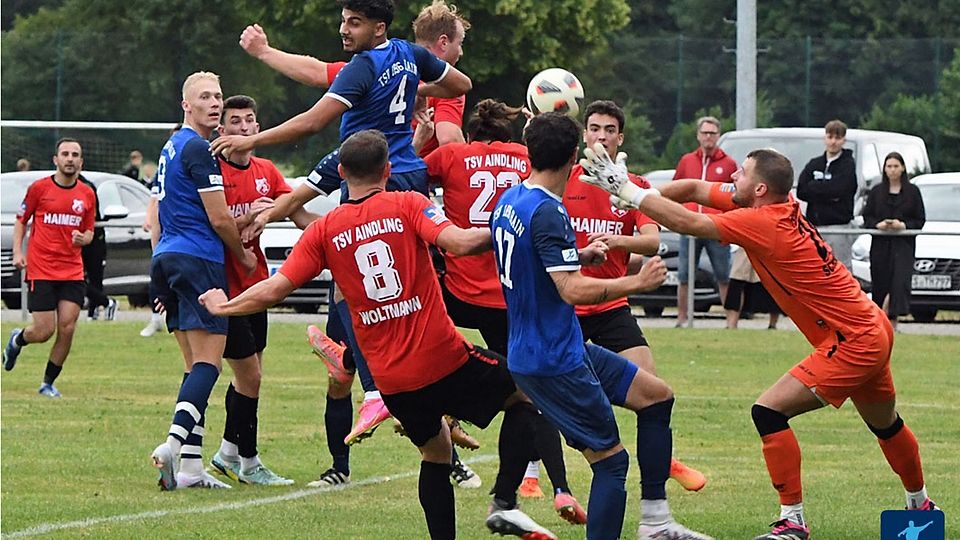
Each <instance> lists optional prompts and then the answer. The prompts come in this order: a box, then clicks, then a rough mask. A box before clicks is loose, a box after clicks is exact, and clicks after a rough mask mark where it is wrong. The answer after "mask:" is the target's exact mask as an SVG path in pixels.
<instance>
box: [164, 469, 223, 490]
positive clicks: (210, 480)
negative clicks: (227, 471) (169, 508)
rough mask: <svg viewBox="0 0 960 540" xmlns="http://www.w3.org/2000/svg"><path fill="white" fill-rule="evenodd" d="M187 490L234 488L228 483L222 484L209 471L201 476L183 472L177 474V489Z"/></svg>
mask: <svg viewBox="0 0 960 540" xmlns="http://www.w3.org/2000/svg"><path fill="white" fill-rule="evenodd" d="M185 488H206V489H231V488H233V486H231V485H230V484H227V483H226V482H221V481H220V480H217V479H216V478H214V477H213V475H211V474H210V473H208V472H207V471H203V472H202V473H201V474H199V475H196V476H194V475H190V474H186V473H183V472H178V473H177V489H185Z"/></svg>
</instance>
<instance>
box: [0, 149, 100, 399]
mask: <svg viewBox="0 0 960 540" xmlns="http://www.w3.org/2000/svg"><path fill="white" fill-rule="evenodd" d="M53 164H54V165H55V166H56V168H57V172H56V173H54V174H53V176H49V177H47V178H43V179H40V180H37V181H36V182H34V183H33V184H31V185H30V187H29V188H27V194H26V196H24V198H23V203H22V204H21V205H20V210H19V211H18V212H17V219H16V221H15V222H14V224H13V265H14V266H16V267H17V268H20V269H21V270H25V271H26V273H27V276H26V282H27V286H28V287H29V292H28V293H27V308H28V309H29V310H30V312H31V313H33V324H31V325H30V326H28V327H26V328H14V330H13V332H11V333H10V341H8V342H7V346H6V348H4V350H3V368H4V369H6V370H7V371H10V370H11V369H13V367H14V366H15V365H16V363H17V357H18V356H19V355H20V351H21V350H22V349H23V347H24V346H26V345H27V344H28V343H44V342H46V341H47V340H48V339H50V336H52V335H53V333H54V331H56V333H57V339H56V341H55V342H54V344H53V347H51V349H50V358H49V360H47V368H46V370H45V372H44V375H43V384H41V385H40V390H39V393H40V394H41V395H44V396H47V397H51V398H57V397H60V392H59V391H58V390H57V389H56V387H55V386H53V382H54V381H55V380H56V379H57V377H58V376H59V375H60V371H61V370H62V369H63V363H64V362H66V360H67V355H68V354H70V345H71V344H72V343H73V332H74V330H75V329H76V325H77V317H79V315H80V308H81V306H82V305H83V297H84V294H85V293H86V284H85V282H84V280H83V259H82V257H81V253H80V251H81V248H82V247H83V246H85V245H87V244H89V243H90V242H91V241H92V240H93V226H94V218H95V215H96V200H97V199H96V196H95V195H94V194H93V190H92V189H90V187H89V186H87V185H86V184H84V183H83V182H78V181H77V179H78V178H79V176H80V170H81V169H82V168H83V149H82V148H81V147H80V143H79V142H78V141H77V140H75V139H60V140H59V141H57V145H56V152H55V153H54V155H53ZM31 219H32V220H33V230H32V232H31V234H30V245H29V246H27V256H26V257H24V254H23V250H22V246H23V239H24V236H25V235H26V231H27V223H28V222H29V221H30V220H31Z"/></svg>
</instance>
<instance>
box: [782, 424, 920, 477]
mask: <svg viewBox="0 0 960 540" xmlns="http://www.w3.org/2000/svg"><path fill="white" fill-rule="evenodd" d="M877 441H878V442H879V443H880V449H881V450H883V455H884V457H886V458H887V463H889V464H890V468H892V469H893V472H895V473H897V475H898V476H900V480H901V481H902V482H903V487H904V489H906V490H907V491H920V489H922V488H923V467H922V466H921V465H920V445H919V444H917V437H916V436H914V434H913V432H912V431H910V428H909V427H907V426H903V427H902V428H900V430H899V431H898V432H897V434H896V435H894V436H893V437H890V438H889V439H877ZM764 453H766V444H764Z"/></svg>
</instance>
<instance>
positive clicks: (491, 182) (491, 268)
mask: <svg viewBox="0 0 960 540" xmlns="http://www.w3.org/2000/svg"><path fill="white" fill-rule="evenodd" d="M424 161H426V162H427V175H428V176H429V179H430V183H431V184H438V185H440V186H441V187H443V206H444V211H445V212H446V214H447V217H449V218H450V221H451V222H453V224H454V225H456V226H458V227H461V228H464V229H467V228H470V227H484V228H490V214H491V212H493V207H494V206H496V204H497V201H498V200H500V196H501V195H503V192H504V191H506V190H508V189H510V188H511V187H513V186H515V185H517V184H519V183H520V182H522V181H524V180H526V179H527V178H528V177H529V176H530V158H528V157H527V147H526V146H524V145H522V144H517V143H511V142H499V141H494V142H491V143H484V142H472V143H469V144H467V143H459V144H445V145H443V146H441V147H440V148H437V149H436V150H434V151H433V152H432V153H431V154H430V155H429V156H427V157H426V158H425V159H424ZM444 257H445V258H446V261H447V274H446V277H445V278H444V284H445V285H446V286H447V289H449V290H450V292H451V293H453V295H454V296H456V297H457V298H459V299H460V300H463V301H464V302H467V303H469V304H473V305H477V306H483V307H489V308H496V309H506V308H507V305H506V303H505V302H504V301H503V289H501V288H500V277H499V274H498V273H497V263H496V261H495V259H494V257H493V252H490V253H484V254H482V255H471V256H468V257H456V256H453V255H450V254H446V255H445V256H444Z"/></svg>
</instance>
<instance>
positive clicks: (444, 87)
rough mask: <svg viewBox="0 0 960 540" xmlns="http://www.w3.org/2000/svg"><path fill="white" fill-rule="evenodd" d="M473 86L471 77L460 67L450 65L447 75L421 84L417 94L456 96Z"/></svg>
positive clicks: (440, 96) (438, 96)
mask: <svg viewBox="0 0 960 540" xmlns="http://www.w3.org/2000/svg"><path fill="white" fill-rule="evenodd" d="M471 88H473V83H472V82H471V81H470V77H467V76H466V75H464V74H463V72H462V71H460V70H459V69H457V68H455V67H453V66H450V67H449V68H447V73H446V75H444V76H443V78H441V79H440V80H439V81H436V82H433V83H429V84H421V85H420V87H419V88H418V89H417V95H420V96H424V97H436V98H455V97H459V96H462V95H464V94H466V93H467V92H469V91H470V89H471Z"/></svg>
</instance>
